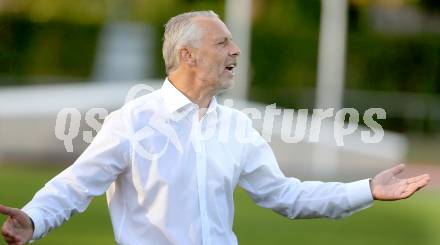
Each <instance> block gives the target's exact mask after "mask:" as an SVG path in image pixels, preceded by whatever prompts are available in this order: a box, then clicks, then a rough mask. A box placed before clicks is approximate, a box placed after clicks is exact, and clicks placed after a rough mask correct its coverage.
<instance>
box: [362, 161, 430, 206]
mask: <svg viewBox="0 0 440 245" xmlns="http://www.w3.org/2000/svg"><path fill="white" fill-rule="evenodd" d="M404 168H405V166H404V165H403V164H401V165H398V166H396V167H394V168H391V169H388V170H385V171H382V172H380V173H379V174H378V175H376V177H374V178H373V180H372V183H371V190H372V193H373V197H374V199H376V200H384V201H392V200H399V199H404V198H408V197H410V196H411V195H412V194H414V193H415V192H416V191H417V190H419V189H420V188H422V187H424V186H426V185H427V184H428V182H429V175H427V174H424V175H419V176H416V177H412V178H408V179H400V178H397V177H396V175H398V174H399V173H401V172H402V171H403V170H404Z"/></svg>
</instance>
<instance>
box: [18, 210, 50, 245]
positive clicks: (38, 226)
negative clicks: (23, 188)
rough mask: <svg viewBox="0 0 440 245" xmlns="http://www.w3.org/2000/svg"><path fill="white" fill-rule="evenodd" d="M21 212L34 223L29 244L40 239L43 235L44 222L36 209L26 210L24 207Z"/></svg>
mask: <svg viewBox="0 0 440 245" xmlns="http://www.w3.org/2000/svg"><path fill="white" fill-rule="evenodd" d="M22 211H23V212H24V213H26V214H27V215H28V216H29V217H30V218H31V219H32V221H33V222H34V233H33V234H32V240H31V242H33V241H35V240H38V239H40V238H42V237H43V236H44V233H45V232H44V231H45V229H44V220H43V217H41V214H40V212H39V211H38V209H27V208H26V207H24V208H23V209H22Z"/></svg>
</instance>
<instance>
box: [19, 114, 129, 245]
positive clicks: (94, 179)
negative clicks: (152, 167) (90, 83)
mask: <svg viewBox="0 0 440 245" xmlns="http://www.w3.org/2000/svg"><path fill="white" fill-rule="evenodd" d="M120 114H121V112H120V111H115V112H113V113H111V114H110V115H109V116H108V117H107V118H106V120H105V122H104V124H103V126H102V128H101V130H100V131H99V132H98V134H97V135H96V137H95V138H94V140H93V142H92V143H91V144H90V145H89V147H88V148H87V149H86V150H85V151H84V152H83V154H82V155H81V156H80V157H79V158H78V159H77V160H76V161H75V163H74V164H72V165H71V166H70V167H68V168H67V169H66V170H64V171H63V172H61V173H60V174H59V175H57V176H56V177H54V178H53V179H52V180H50V181H49V182H48V183H47V184H46V185H45V186H44V187H43V188H42V189H41V190H40V191H38V192H37V193H36V194H35V196H34V198H33V199H32V200H31V201H30V202H29V203H28V204H27V205H26V206H25V207H23V209H22V210H23V211H24V212H25V213H26V214H27V215H29V217H30V218H31V219H32V220H33V222H34V224H35V230H34V233H33V236H32V240H36V239H40V238H42V237H43V236H45V235H46V234H47V233H48V232H49V231H50V230H52V229H53V228H55V227H58V226H60V225H61V224H63V223H64V222H65V221H67V220H68V219H69V218H70V217H71V216H72V215H73V214H75V213H77V212H83V211H84V210H85V209H86V208H87V206H88V205H89V203H90V201H91V199H92V197H94V196H98V195H102V194H103V193H104V192H105V191H106V190H107V189H108V187H109V186H110V184H111V183H112V182H113V181H114V180H115V179H116V178H117V176H118V175H119V174H121V173H122V172H123V171H124V169H125V168H126V166H127V164H128V162H129V159H130V149H129V141H128V139H126V135H127V134H126V133H125V131H126V129H125V124H124V122H123V118H122V117H121V116H120Z"/></svg>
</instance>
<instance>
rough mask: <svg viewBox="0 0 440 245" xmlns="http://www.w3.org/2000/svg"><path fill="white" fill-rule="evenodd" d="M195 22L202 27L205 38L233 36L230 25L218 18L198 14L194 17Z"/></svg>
mask: <svg viewBox="0 0 440 245" xmlns="http://www.w3.org/2000/svg"><path fill="white" fill-rule="evenodd" d="M194 22H195V23H196V24H197V25H198V26H199V27H200V28H201V29H202V31H203V33H204V35H203V37H204V38H210V39H219V38H225V37H227V38H231V37H232V35H231V32H230V31H229V29H228V27H226V25H225V23H223V21H221V20H220V19H218V18H214V17H206V16H197V17H195V18H194Z"/></svg>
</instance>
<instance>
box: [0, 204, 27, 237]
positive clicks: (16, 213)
mask: <svg viewBox="0 0 440 245" xmlns="http://www.w3.org/2000/svg"><path fill="white" fill-rule="evenodd" d="M0 214H4V215H7V216H9V217H8V219H7V220H6V222H5V223H4V224H3V227H2V235H3V238H4V239H5V241H6V242H7V243H8V244H9V245H23V244H26V243H27V242H29V241H30V240H31V238H32V234H33V233H34V227H33V223H32V220H31V218H30V217H29V216H27V214H25V213H24V212H23V211H21V210H20V209H17V208H10V207H6V206H3V205H1V204H0Z"/></svg>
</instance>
